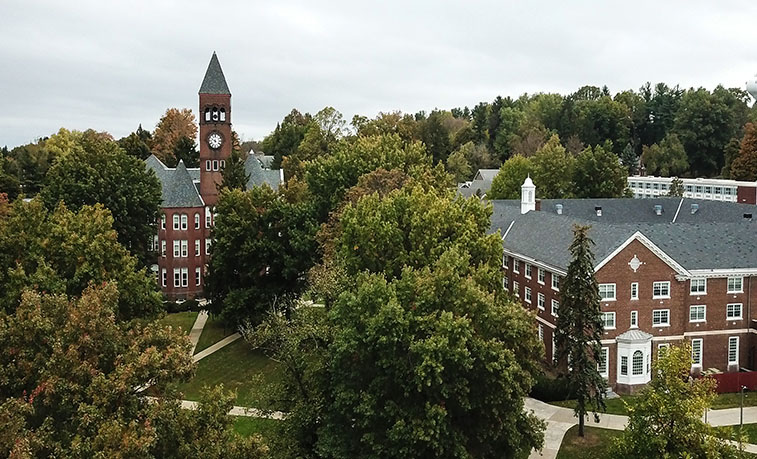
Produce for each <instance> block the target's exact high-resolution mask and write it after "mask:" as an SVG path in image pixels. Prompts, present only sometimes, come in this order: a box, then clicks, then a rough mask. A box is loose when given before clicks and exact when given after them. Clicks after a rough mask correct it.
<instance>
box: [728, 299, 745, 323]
mask: <svg viewBox="0 0 757 459" xmlns="http://www.w3.org/2000/svg"><path fill="white" fill-rule="evenodd" d="M736 305H738V306H739V316H738V317H728V306H736ZM743 319H744V303H727V304H726V305H725V320H726V322H727V321H729V320H733V321H736V320H743Z"/></svg>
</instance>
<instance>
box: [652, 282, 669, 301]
mask: <svg viewBox="0 0 757 459" xmlns="http://www.w3.org/2000/svg"><path fill="white" fill-rule="evenodd" d="M652 298H653V299H658V298H670V281H658V282H653V283H652Z"/></svg>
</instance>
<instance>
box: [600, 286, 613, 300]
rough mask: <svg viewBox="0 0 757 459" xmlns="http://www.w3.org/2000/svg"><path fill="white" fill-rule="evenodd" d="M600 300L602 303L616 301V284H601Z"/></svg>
mask: <svg viewBox="0 0 757 459" xmlns="http://www.w3.org/2000/svg"><path fill="white" fill-rule="evenodd" d="M599 298H600V299H601V300H602V301H615V284H599Z"/></svg>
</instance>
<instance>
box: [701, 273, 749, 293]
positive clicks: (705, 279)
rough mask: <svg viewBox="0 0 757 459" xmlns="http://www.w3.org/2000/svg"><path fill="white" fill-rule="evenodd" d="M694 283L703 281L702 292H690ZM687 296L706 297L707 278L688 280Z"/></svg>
mask: <svg viewBox="0 0 757 459" xmlns="http://www.w3.org/2000/svg"><path fill="white" fill-rule="evenodd" d="M694 281H704V292H692V291H691V287H692V286H693V285H692V282H694ZM726 282H727V281H726ZM742 282H743V281H742ZM689 295H690V296H704V295H707V278H706V277H692V278H691V279H689Z"/></svg>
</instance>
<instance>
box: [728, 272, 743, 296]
mask: <svg viewBox="0 0 757 459" xmlns="http://www.w3.org/2000/svg"><path fill="white" fill-rule="evenodd" d="M731 279H741V289H740V290H730V288H731V286H730V285H728V284H730V282H731ZM725 289H726V292H725V293H727V294H729V295H730V294H738V293H744V276H728V277H727V278H726V280H725Z"/></svg>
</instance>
